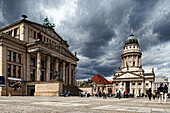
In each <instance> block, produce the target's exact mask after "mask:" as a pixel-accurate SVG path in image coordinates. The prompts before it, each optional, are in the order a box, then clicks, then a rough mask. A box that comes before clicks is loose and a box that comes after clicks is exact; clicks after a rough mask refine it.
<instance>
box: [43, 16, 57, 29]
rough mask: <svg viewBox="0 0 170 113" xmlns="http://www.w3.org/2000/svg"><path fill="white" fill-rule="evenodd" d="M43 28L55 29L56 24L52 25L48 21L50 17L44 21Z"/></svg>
mask: <svg viewBox="0 0 170 113" xmlns="http://www.w3.org/2000/svg"><path fill="white" fill-rule="evenodd" d="M43 26H48V27H52V28H53V27H55V24H54V23H50V21H49V20H48V17H46V18H45V19H44V23H43Z"/></svg>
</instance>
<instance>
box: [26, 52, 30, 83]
mask: <svg viewBox="0 0 170 113" xmlns="http://www.w3.org/2000/svg"><path fill="white" fill-rule="evenodd" d="M26 55H27V59H26V62H27V63H26V64H27V72H26V73H27V78H26V79H27V81H30V80H31V78H30V63H31V58H30V54H29V53H27V54H26Z"/></svg>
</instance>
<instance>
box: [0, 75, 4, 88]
mask: <svg viewBox="0 0 170 113" xmlns="http://www.w3.org/2000/svg"><path fill="white" fill-rule="evenodd" d="M0 87H5V77H4V76H0Z"/></svg>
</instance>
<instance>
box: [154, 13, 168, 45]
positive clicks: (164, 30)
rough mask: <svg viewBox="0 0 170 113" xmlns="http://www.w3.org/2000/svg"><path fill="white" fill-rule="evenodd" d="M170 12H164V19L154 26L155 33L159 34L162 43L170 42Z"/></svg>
mask: <svg viewBox="0 0 170 113" xmlns="http://www.w3.org/2000/svg"><path fill="white" fill-rule="evenodd" d="M169 31H170V12H164V16H163V17H162V19H161V20H160V21H158V22H156V23H155V24H154V29H153V33H158V39H159V40H160V41H161V42H166V41H169V40H170V32H169Z"/></svg>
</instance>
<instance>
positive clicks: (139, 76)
mask: <svg viewBox="0 0 170 113" xmlns="http://www.w3.org/2000/svg"><path fill="white" fill-rule="evenodd" d="M121 57H122V69H121V68H119V69H118V71H117V72H116V73H114V76H113V94H116V93H117V92H118V91H119V90H120V89H121V90H122V92H128V94H131V95H134V96H135V97H136V96H140V95H146V94H147V91H148V90H149V88H151V89H152V92H153V91H154V78H155V74H154V70H152V73H145V72H144V70H143V69H142V65H141V57H142V52H141V50H140V46H139V43H138V39H137V38H136V37H134V35H133V31H132V30H131V34H130V36H129V37H128V38H127V40H126V42H125V46H124V51H123V52H122V56H121Z"/></svg>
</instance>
